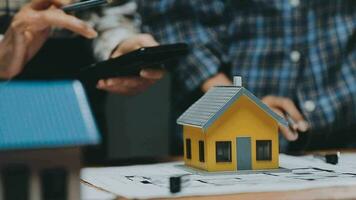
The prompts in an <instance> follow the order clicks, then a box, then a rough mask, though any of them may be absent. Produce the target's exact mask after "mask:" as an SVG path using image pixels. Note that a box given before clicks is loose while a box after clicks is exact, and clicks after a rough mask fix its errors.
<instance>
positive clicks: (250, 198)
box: [82, 183, 356, 200]
mask: <svg viewBox="0 0 356 200" xmlns="http://www.w3.org/2000/svg"><path fill="white" fill-rule="evenodd" d="M82 184H83V185H84V186H85V187H91V189H92V190H91V191H90V192H91V195H84V197H90V196H91V197H94V196H93V195H92V194H94V193H97V196H102V197H103V198H104V197H105V198H104V199H115V200H126V198H123V197H116V198H114V195H113V194H111V193H109V192H105V191H103V190H100V189H97V188H95V187H94V186H89V185H87V184H86V183H82ZM218 197H219V200H225V199H239V200H255V199H264V200H278V199H283V200H294V199H295V200H300V199H303V200H314V199H318V200H321V199H356V187H337V188H321V189H309V190H298V191H288V192H260V193H245V194H231V195H220V196H218ZM93 199H94V198H93ZM173 199H179V200H215V199H217V196H196V197H181V198H173ZM83 200H91V198H84V199H83ZM97 200H98V199H97Z"/></svg>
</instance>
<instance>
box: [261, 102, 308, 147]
mask: <svg viewBox="0 0 356 200" xmlns="http://www.w3.org/2000/svg"><path fill="white" fill-rule="evenodd" d="M262 102H263V103H265V104H266V105H268V106H269V107H270V108H271V109H272V110H273V111H274V112H276V113H277V114H279V115H280V116H282V117H284V118H287V117H290V118H292V120H293V121H294V122H295V124H293V125H291V126H290V128H287V127H283V126H280V130H281V133H282V134H283V136H284V137H285V138H286V139H287V140H289V141H294V140H297V139H298V131H299V132H306V131H307V130H308V129H309V125H308V123H307V122H306V121H305V119H304V118H303V116H302V114H301V113H300V111H299V110H298V109H297V107H296V106H295V104H294V102H293V101H292V100H291V99H289V98H284V97H277V96H266V97H264V98H262Z"/></svg>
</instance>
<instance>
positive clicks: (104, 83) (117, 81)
mask: <svg viewBox="0 0 356 200" xmlns="http://www.w3.org/2000/svg"><path fill="white" fill-rule="evenodd" d="M154 82H155V81H152V80H147V79H143V78H140V77H124V78H111V79H107V80H100V81H99V82H98V84H97V88H98V89H101V90H105V91H108V92H112V93H117V94H121V95H135V94H138V93H140V92H143V91H144V90H146V89H147V88H148V87H150V86H151V85H152V84H153V83H154Z"/></svg>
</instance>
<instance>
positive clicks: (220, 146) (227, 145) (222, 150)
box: [216, 141, 231, 162]
mask: <svg viewBox="0 0 356 200" xmlns="http://www.w3.org/2000/svg"><path fill="white" fill-rule="evenodd" d="M216 162H231V141H219V142H216Z"/></svg>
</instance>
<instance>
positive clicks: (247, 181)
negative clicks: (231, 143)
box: [82, 154, 356, 199]
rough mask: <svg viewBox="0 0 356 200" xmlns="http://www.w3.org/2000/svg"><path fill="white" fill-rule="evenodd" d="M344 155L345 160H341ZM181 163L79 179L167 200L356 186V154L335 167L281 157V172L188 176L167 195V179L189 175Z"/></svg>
mask: <svg viewBox="0 0 356 200" xmlns="http://www.w3.org/2000/svg"><path fill="white" fill-rule="evenodd" d="M343 156H344V159H343ZM179 164H182V163H181V162H174V163H165V164H154V165H136V166H129V167H106V168H86V169H84V170H82V180H84V181H86V182H89V183H90V184H92V185H95V186H97V187H99V188H102V189H104V190H107V191H110V192H112V193H115V194H117V195H118V196H123V197H126V198H139V199H147V198H159V197H161V198H166V197H177V196H194V195H218V194H234V193H246V192H264V191H286V190H300V189H310V188H320V187H333V186H347V185H356V167H355V166H356V154H354V155H350V154H346V155H344V154H342V155H341V159H340V162H339V164H338V165H330V164H326V163H324V162H323V161H322V160H320V159H316V158H314V157H312V156H303V157H293V156H287V155H283V154H281V155H280V166H281V167H283V168H287V169H291V170H292V171H291V172H284V173H262V174H229V175H226V174H223V175H196V174H191V175H188V177H189V183H188V185H187V186H185V187H183V189H182V191H181V192H179V193H177V194H171V193H170V192H169V177H170V176H174V175H182V174H190V173H189V172H187V171H185V170H183V169H182V168H179V167H177V165H179Z"/></svg>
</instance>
